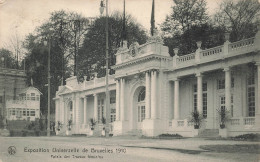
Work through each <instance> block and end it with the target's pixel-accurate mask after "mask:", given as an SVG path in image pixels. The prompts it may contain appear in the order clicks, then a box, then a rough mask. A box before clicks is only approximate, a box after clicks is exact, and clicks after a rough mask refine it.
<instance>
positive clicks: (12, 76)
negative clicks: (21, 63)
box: [0, 67, 26, 114]
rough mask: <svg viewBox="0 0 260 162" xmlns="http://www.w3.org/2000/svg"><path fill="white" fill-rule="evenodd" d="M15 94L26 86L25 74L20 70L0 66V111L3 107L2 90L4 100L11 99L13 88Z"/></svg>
mask: <svg viewBox="0 0 260 162" xmlns="http://www.w3.org/2000/svg"><path fill="white" fill-rule="evenodd" d="M15 87H16V95H18V92H19V91H21V90H22V89H24V88H25V87H26V74H25V72H24V71H22V70H16V69H5V68H1V67H0V113H1V114H2V109H3V107H4V90H5V96H6V100H10V99H13V97H14V88H15Z"/></svg>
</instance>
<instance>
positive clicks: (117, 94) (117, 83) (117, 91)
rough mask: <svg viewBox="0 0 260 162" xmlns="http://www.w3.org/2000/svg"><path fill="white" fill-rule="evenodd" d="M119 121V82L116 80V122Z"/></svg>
mask: <svg viewBox="0 0 260 162" xmlns="http://www.w3.org/2000/svg"><path fill="white" fill-rule="evenodd" d="M119 120H120V80H116V121H119Z"/></svg>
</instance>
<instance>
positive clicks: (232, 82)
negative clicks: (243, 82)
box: [231, 77, 235, 88]
mask: <svg viewBox="0 0 260 162" xmlns="http://www.w3.org/2000/svg"><path fill="white" fill-rule="evenodd" d="M234 87H235V79H234V78H233V77H232V78H231V88H234Z"/></svg>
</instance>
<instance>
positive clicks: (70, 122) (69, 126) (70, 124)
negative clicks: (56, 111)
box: [67, 119, 72, 131]
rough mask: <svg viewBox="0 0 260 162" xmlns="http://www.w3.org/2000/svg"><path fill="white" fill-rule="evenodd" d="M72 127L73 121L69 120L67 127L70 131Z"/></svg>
mask: <svg viewBox="0 0 260 162" xmlns="http://www.w3.org/2000/svg"><path fill="white" fill-rule="evenodd" d="M71 126H72V120H71V119H69V120H68V125H67V127H68V130H69V131H70V130H71Z"/></svg>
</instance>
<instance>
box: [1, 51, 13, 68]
mask: <svg viewBox="0 0 260 162" xmlns="http://www.w3.org/2000/svg"><path fill="white" fill-rule="evenodd" d="M2 58H4V62H3V61H2ZM0 63H1V64H0V67H5V68H10V69H15V68H17V64H16V60H15V58H14V56H13V53H12V52H11V51H10V50H8V49H5V48H1V49H0Z"/></svg>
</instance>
